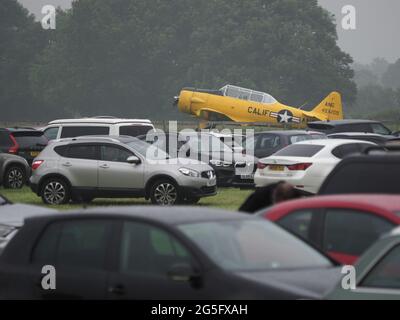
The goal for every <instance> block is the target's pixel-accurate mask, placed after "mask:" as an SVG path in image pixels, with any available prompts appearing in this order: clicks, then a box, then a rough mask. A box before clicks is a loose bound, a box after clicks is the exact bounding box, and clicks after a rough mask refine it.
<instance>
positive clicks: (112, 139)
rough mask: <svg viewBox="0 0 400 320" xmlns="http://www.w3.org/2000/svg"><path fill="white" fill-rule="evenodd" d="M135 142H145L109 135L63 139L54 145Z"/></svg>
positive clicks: (128, 137) (133, 138)
mask: <svg viewBox="0 0 400 320" xmlns="http://www.w3.org/2000/svg"><path fill="white" fill-rule="evenodd" d="M134 141H140V142H144V141H142V140H139V139H137V138H135V137H131V136H107V135H93V136H81V137H73V138H62V139H58V140H54V141H53V143H57V142H61V143H62V142H73V143H74V142H75V143H85V142H90V143H93V142H114V143H115V142H117V143H118V142H120V143H129V142H134Z"/></svg>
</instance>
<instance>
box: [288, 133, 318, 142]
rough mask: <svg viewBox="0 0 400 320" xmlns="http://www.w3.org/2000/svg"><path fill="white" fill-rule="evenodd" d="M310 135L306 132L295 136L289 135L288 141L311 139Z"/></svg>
mask: <svg viewBox="0 0 400 320" xmlns="http://www.w3.org/2000/svg"><path fill="white" fill-rule="evenodd" d="M312 139H313V138H312V136H311V135H308V134H300V135H296V136H291V137H290V143H296V142H301V141H305V140H312Z"/></svg>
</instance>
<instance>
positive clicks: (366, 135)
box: [328, 132, 390, 139]
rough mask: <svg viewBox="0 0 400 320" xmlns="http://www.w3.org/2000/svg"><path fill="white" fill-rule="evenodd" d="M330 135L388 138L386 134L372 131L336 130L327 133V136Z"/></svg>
mask: <svg viewBox="0 0 400 320" xmlns="http://www.w3.org/2000/svg"><path fill="white" fill-rule="evenodd" d="M332 136H360V137H378V138H383V139H390V138H388V137H387V136H383V135H381V134H377V133H372V132H336V133H331V134H329V135H328V137H332Z"/></svg>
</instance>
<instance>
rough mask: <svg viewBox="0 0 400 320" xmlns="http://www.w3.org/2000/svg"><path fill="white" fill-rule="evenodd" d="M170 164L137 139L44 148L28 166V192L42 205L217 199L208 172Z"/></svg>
mask: <svg viewBox="0 0 400 320" xmlns="http://www.w3.org/2000/svg"><path fill="white" fill-rule="evenodd" d="M185 160H186V162H187V159H179V158H177V159H169V156H168V154H166V153H165V152H164V151H162V150H161V149H158V148H157V147H155V146H151V145H149V144H147V143H146V142H143V141H140V140H138V139H136V138H132V137H126V136H120V137H79V138H72V139H62V140H58V141H54V142H53V143H51V144H49V145H48V146H47V147H46V148H45V149H44V150H43V151H42V153H40V155H39V156H38V157H37V158H36V159H35V160H34V162H33V164H32V170H33V173H32V177H31V179H30V186H31V189H32V191H33V192H35V193H36V194H37V195H38V196H41V197H42V199H43V202H45V203H47V204H64V203H67V202H68V201H69V200H70V199H72V200H73V201H76V202H90V201H91V200H93V199H94V198H112V197H145V198H146V199H151V201H152V203H154V204H159V205H173V204H178V203H186V204H188V203H189V204H193V203H196V202H197V201H199V199H200V198H201V197H206V196H212V195H215V194H216V178H215V173H214V171H213V169H212V168H211V167H210V166H209V165H207V164H205V163H202V162H199V161H197V162H195V161H193V160H192V161H191V163H185Z"/></svg>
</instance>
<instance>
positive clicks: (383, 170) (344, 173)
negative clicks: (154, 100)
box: [319, 161, 400, 194]
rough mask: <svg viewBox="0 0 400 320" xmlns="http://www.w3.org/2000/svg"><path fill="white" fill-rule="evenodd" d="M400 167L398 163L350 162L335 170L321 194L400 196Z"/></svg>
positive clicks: (322, 188) (323, 186)
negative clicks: (387, 194) (386, 194)
mask: <svg viewBox="0 0 400 320" xmlns="http://www.w3.org/2000/svg"><path fill="white" fill-rule="evenodd" d="M399 181H400V166H399V164H398V163H396V162H385V161H382V162H379V163H368V162H365V163H363V162H360V161H357V162H349V163H347V164H345V165H343V166H340V167H338V169H337V170H334V171H333V172H332V174H331V175H330V176H328V178H327V180H326V181H325V183H324V184H323V185H322V187H321V190H320V192H319V193H320V194H346V193H379V194H383V193H389V194H400V184H399Z"/></svg>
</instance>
